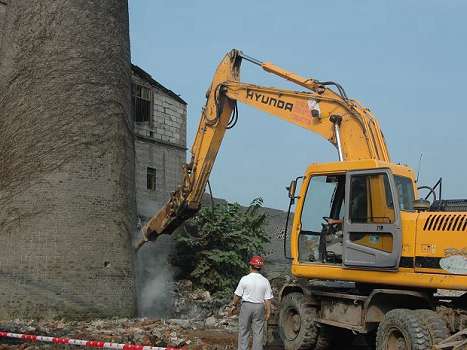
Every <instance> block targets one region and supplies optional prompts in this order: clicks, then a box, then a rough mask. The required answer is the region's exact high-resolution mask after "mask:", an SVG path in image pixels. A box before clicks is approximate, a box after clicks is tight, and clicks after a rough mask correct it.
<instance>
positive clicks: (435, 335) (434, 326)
mask: <svg viewBox="0 0 467 350" xmlns="http://www.w3.org/2000/svg"><path fill="white" fill-rule="evenodd" d="M415 313H416V314H417V315H418V316H419V317H420V319H421V320H422V322H423V324H424V325H425V327H426V328H427V329H428V332H429V333H430V336H431V341H432V342H433V345H436V344H438V343H440V342H441V341H443V340H444V339H446V338H447V337H449V336H450V335H451V332H450V331H449V328H448V326H447V324H446V321H445V320H444V319H443V318H442V317H441V316H440V315H438V314H437V313H436V312H434V311H432V310H427V309H420V310H415Z"/></svg>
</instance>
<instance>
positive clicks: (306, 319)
mask: <svg viewBox="0 0 467 350" xmlns="http://www.w3.org/2000/svg"><path fill="white" fill-rule="evenodd" d="M290 303H292V304H293V305H294V306H295V307H296V308H297V309H298V310H301V312H300V314H301V319H302V321H303V327H304V333H302V334H301V336H300V338H301V340H300V342H299V344H296V342H291V343H287V340H286V339H285V337H282V332H280V334H281V338H282V342H283V344H284V348H285V349H286V350H309V349H313V348H314V346H315V344H316V340H317V338H318V331H319V330H318V327H317V326H316V325H315V320H316V317H317V312H316V308H315V307H314V306H312V305H309V304H307V303H306V302H305V296H304V295H303V294H302V293H290V294H288V295H286V296H285V298H284V300H283V301H282V303H281V304H282V307H284V308H285V307H287V306H288V305H289V304H290ZM281 317H282V310H281V312H280V315H279V328H280V327H281V324H282V321H281Z"/></svg>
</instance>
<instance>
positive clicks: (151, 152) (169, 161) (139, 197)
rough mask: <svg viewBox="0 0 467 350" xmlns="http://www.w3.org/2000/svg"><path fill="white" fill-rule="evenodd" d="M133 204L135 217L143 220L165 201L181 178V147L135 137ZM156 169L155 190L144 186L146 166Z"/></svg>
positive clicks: (182, 161)
mask: <svg viewBox="0 0 467 350" xmlns="http://www.w3.org/2000/svg"><path fill="white" fill-rule="evenodd" d="M135 150H136V169H135V170H136V171H135V177H136V206H137V212H138V216H139V217H140V218H141V219H142V220H143V221H145V220H146V219H147V218H149V217H151V216H152V215H153V214H154V213H155V212H156V211H157V210H158V209H159V208H161V207H162V206H163V205H164V203H165V202H166V201H167V200H168V198H169V196H170V192H172V191H174V190H175V189H176V188H177V186H178V185H179V184H180V183H181V180H182V166H183V164H184V163H185V149H181V148H177V147H172V146H169V145H164V144H161V143H158V142H155V141H151V140H150V139H145V138H141V137H139V138H137V140H136V142H135ZM148 167H150V168H154V169H156V190H155V191H152V190H149V189H148V188H147V168H148Z"/></svg>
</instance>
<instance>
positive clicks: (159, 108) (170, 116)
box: [153, 89, 186, 147]
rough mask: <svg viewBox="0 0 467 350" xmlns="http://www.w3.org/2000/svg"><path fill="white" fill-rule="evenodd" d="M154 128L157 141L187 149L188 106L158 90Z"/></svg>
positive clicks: (155, 101)
mask: <svg viewBox="0 0 467 350" xmlns="http://www.w3.org/2000/svg"><path fill="white" fill-rule="evenodd" d="M153 126H154V129H155V132H156V134H155V137H156V138H157V139H160V140H162V141H166V142H170V143H173V144H177V145H179V146H182V147H185V146H186V105H183V104H182V103H180V102H178V101H176V100H174V99H173V98H171V97H170V96H168V95H167V94H165V93H163V92H162V91H160V90H157V89H156V90H155V94H154V114H153Z"/></svg>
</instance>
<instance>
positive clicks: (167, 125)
mask: <svg viewBox="0 0 467 350" xmlns="http://www.w3.org/2000/svg"><path fill="white" fill-rule="evenodd" d="M131 91H132V96H131V101H132V120H133V123H134V132H135V153H136V157H135V181H136V207H137V214H138V218H139V219H140V221H141V223H143V222H145V221H146V220H147V219H148V218H149V217H151V216H152V215H153V214H154V212H155V211H156V210H157V209H159V208H160V207H162V205H163V204H164V203H165V202H166V201H167V199H168V198H169V195H170V192H172V191H174V190H175V188H176V187H177V186H178V185H179V184H180V183H181V180H182V166H183V164H185V159H186V115H187V104H186V102H185V101H184V100H183V99H182V98H181V97H180V96H178V95H177V94H175V93H174V92H173V91H171V90H169V89H167V88H166V87H164V86H162V85H161V84H160V83H158V82H157V81H156V80H154V79H153V78H152V77H151V75H149V74H148V73H146V72H145V71H144V70H143V69H141V68H140V67H138V66H136V65H132V88H131Z"/></svg>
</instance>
